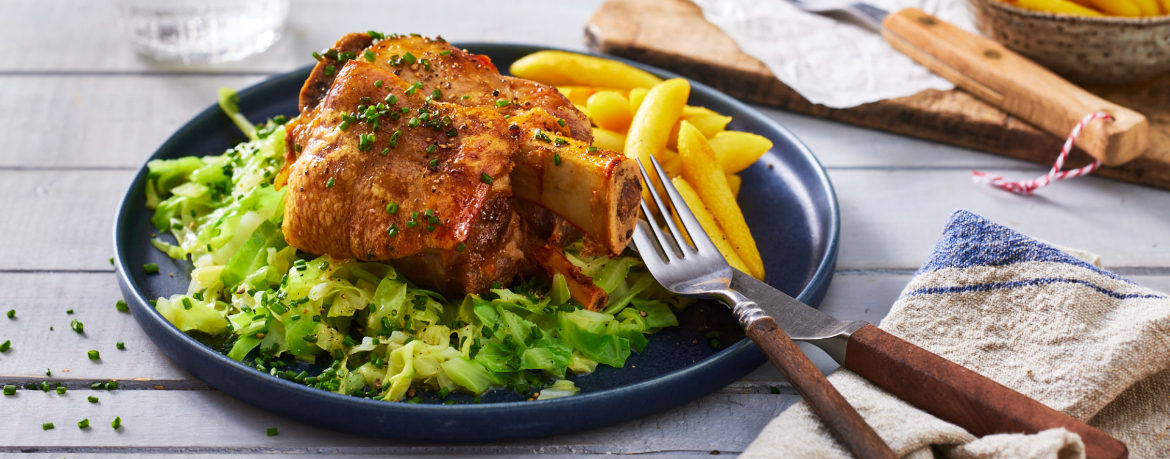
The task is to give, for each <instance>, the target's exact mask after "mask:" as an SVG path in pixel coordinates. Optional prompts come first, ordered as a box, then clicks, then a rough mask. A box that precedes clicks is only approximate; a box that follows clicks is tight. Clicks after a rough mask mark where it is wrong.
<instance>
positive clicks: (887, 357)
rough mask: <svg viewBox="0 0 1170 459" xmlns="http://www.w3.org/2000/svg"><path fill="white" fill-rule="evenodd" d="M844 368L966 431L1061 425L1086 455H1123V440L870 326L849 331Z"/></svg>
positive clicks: (1101, 458)
mask: <svg viewBox="0 0 1170 459" xmlns="http://www.w3.org/2000/svg"><path fill="white" fill-rule="evenodd" d="M845 368H848V369H849V370H852V371H853V372H855V373H857V374H859V375H861V376H862V377H864V378H865V379H868V380H869V381H870V382H872V383H874V384H876V385H877V386H878V387H881V388H882V389H885V390H887V391H889V392H890V393H892V394H894V395H896V396H898V397H900V398H901V399H902V400H905V401H906V402H907V403H910V404H911V405H914V406H916V407H918V408H919V409H922V410H923V411H926V412H927V413H930V414H932V415H934V416H935V417H938V418H939V419H942V420H944V421H947V422H950V423H953V424H955V425H958V426H959V427H962V428H964V429H966V430H967V431H968V432H971V434H972V435H975V436H979V437H982V436H984V435H990V434H998V433H1036V432H1040V431H1043V430H1048V429H1052V428H1056V427H1064V428H1065V429H1068V430H1069V431H1071V432H1075V433H1077V434H1078V435H1080V436H1081V440H1083V441H1084V443H1085V455H1086V457H1088V458H1091V459H1124V458H1125V457H1127V456H1128V454H1129V453H1128V450H1127V449H1126V447H1125V444H1124V443H1122V442H1120V441H1118V440H1117V439H1115V438H1113V437H1110V436H1109V435H1108V434H1106V433H1105V432H1102V431H1100V430H1097V429H1095V428H1093V427H1090V426H1089V425H1088V424H1085V423H1083V422H1081V421H1078V420H1076V419H1073V418H1072V417H1070V416H1068V415H1066V414H1064V413H1061V412H1059V411H1056V410H1054V409H1052V408H1049V407H1048V406H1046V405H1044V404H1043V403H1040V402H1038V401H1036V400H1033V399H1031V398H1028V397H1027V396H1025V395H1023V394H1021V393H1019V392H1016V391H1014V390H1011V389H1009V388H1007V387H1006V386H1004V385H1002V384H999V383H997V382H995V381H992V380H990V379H988V378H986V377H984V376H982V375H980V374H978V373H976V372H974V371H971V370H968V369H966V368H963V367H962V366H960V365H958V364H956V363H954V362H951V361H949V360H947V359H944V358H942V357H939V356H938V355H936V354H934V353H931V352H930V351H927V350H925V349H922V348H920V347H918V346H915V345H913V344H910V343H908V342H906V341H905V340H903V339H901V338H898V337H896V336H894V335H891V334H889V333H886V332H885V331H883V330H881V329H880V328H877V327H875V326H873V325H866V326H865V327H862V328H861V329H860V330H858V331H856V332H853V335H852V336H850V338H849V346H848V348H846V352H845Z"/></svg>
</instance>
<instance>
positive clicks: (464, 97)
mask: <svg viewBox="0 0 1170 459" xmlns="http://www.w3.org/2000/svg"><path fill="white" fill-rule="evenodd" d="M470 98H471V96H469V95H467V94H464V95H463V97H460V99H463V100H467V99H470Z"/></svg>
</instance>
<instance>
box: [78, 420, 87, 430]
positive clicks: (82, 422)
mask: <svg viewBox="0 0 1170 459" xmlns="http://www.w3.org/2000/svg"><path fill="white" fill-rule="evenodd" d="M86 427H89V419H88V418H87V419H82V420H80V421H77V428H79V429H84V428H86Z"/></svg>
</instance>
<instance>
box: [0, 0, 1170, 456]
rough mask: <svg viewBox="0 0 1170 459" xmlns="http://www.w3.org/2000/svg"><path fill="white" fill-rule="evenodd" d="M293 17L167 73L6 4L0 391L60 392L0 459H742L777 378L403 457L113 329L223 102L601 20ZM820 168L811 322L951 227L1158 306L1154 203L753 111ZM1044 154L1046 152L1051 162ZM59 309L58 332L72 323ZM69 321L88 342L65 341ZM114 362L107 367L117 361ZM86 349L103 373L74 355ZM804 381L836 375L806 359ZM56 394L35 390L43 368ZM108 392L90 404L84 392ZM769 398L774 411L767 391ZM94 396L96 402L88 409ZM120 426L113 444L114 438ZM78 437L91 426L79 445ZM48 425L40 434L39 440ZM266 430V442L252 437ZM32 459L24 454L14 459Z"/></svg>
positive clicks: (1, 18) (907, 264) (778, 384)
mask: <svg viewBox="0 0 1170 459" xmlns="http://www.w3.org/2000/svg"><path fill="white" fill-rule="evenodd" d="M488 3H489V2H479V1H475V0H458V1H447V2H435V3H434V4H433V5H432V4H431V2H376V1H366V2H358V1H355V2H329V3H328V4H326V3H325V2H316V3H309V2H294V4H293V12H292V17H291V18H290V22H289V29H288V31H287V33H286V36H285V38H284V39H282V40H281V41H280V42H279V43H277V44H276V45H275V46H274V47H273V49H271V50H269V51H268V52H266V53H264V54H263V55H260V56H256V57H253V58H251V59H247V60H246V61H244V62H241V63H237V64H231V65H223V66H216V67H212V66H204V67H194V68H191V67H179V66H173V65H161V64H157V63H153V62H150V61H147V60H145V59H143V58H141V57H139V56H137V55H135V54H134V53H133V52H132V51H131V50H130V48H129V46H128V44H127V42H126V41H124V40H123V39H122V38H121V37H120V36H119V35H118V33H117V30H116V26H115V18H114V10H113V8H112V6H111V5H110V4H109V2H104V1H90V2H77V1H70V0H52V1H48V0H38V1H33V0H26V1H16V0H12V1H5V2H3V3H0V49H2V50H3V51H2V53H3V55H4V56H5V57H6V58H5V59H2V60H0V148H3V150H2V153H0V312H4V311H7V310H8V309H15V310H16V311H17V315H16V318H15V319H13V320H10V319H7V318H3V317H0V342H3V340H11V341H12V349H11V350H10V351H8V352H5V353H3V354H0V383H6V382H7V383H10V382H19V383H22V385H23V383H26V382H40V381H42V380H47V381H52V382H62V383H64V384H65V385H66V386H67V387H68V389H69V390H68V392H67V393H66V394H64V395H58V394H56V393H55V392H49V393H42V392H41V391H27V390H21V391H18V392H17V395H15V396H5V397H0V455H3V456H17V457H26V456H27V457H61V456H67V457H115V456H121V455H123V454H130V453H138V454H144V455H145V456H143V457H149V456H163V455H166V457H175V456H178V455H190V456H198V457H203V456H207V457H212V456H214V457H224V456H238V457H250V456H262V455H270V454H273V453H290V454H294V453H295V454H331V453H346V454H353V455H355V456H367V455H368V456H371V457H372V456H374V455H382V454H387V453H393V454H404V455H421V454H436V453H437V454H478V455H485V456H499V457H509V456H515V455H521V454H523V455H532V456H569V455H572V456H591V455H602V454H641V455H650V456H672V457H674V456H687V455H695V456H706V455H708V454H710V452H711V451H721V452H725V453H735V452H739V451H742V450H743V448H744V447H746V445H747V444H748V443H749V442H750V441H751V440H752V438H753V437H754V436H755V435H756V433H758V432H759V431H760V429H761V428H763V426H764V424H766V423H767V422H768V420H769V419H771V418H772V417H773V416H775V415H776V414H778V413H780V412H781V411H783V410H784V409H785V408H786V407H788V406H789V405H791V404H792V403H794V402H795V401H796V400H797V399H798V396H796V395H795V393H794V391H793V390H792V389H791V388H790V387H789V386H787V384H786V383H785V382H784V381H783V380H782V378H781V377H780V376H779V374H778V373H777V372H776V371H775V370H773V369H772V368H771V367H764V368H761V369H759V370H758V371H756V372H755V373H753V374H751V375H749V376H747V377H745V378H743V379H742V380H740V381H739V382H736V383H735V384H732V385H731V386H729V387H727V388H724V389H722V390H720V391H718V392H716V393H714V394H711V395H709V396H707V397H705V398H703V399H701V400H699V401H697V402H694V403H691V404H689V405H685V406H683V407H680V408H677V409H674V410H671V411H668V412H665V413H660V414H657V415H653V416H649V417H646V418H643V419H639V420H636V421H631V422H627V423H625V424H621V425H617V426H612V427H607V428H602V429H597V430H593V431H587V432H579V433H575V434H570V435H563V436H559V437H553V438H543V439H535V440H525V441H516V442H509V443H504V444H471V445H468V444H456V443H451V444H418V443H406V442H393V441H385V440H379V439H371V438H363V437H356V436H352V435H347V434H343V433H338V432H333V431H329V430H324V429H319V428H315V427H310V426H308V425H304V424H300V423H297V422H293V421H289V420H286V419H283V418H280V417H278V416H275V415H271V414H268V413H266V412H263V411H261V410H258V409H256V408H253V407H251V406H248V405H245V404H243V403H242V402H239V401H237V400H235V399H232V398H231V397H228V396H226V395H224V394H222V393H220V392H218V391H216V390H214V389H211V388H209V387H208V386H206V385H205V384H203V383H202V382H200V381H198V380H195V379H193V378H192V377H191V376H190V375H188V374H187V373H186V372H184V371H183V370H181V369H179V368H178V367H177V366H175V365H174V364H173V363H171V362H170V361H169V360H167V358H166V357H164V356H163V355H162V354H161V353H160V352H159V351H158V349H157V348H155V346H154V344H152V343H151V342H150V340H148V339H147V338H146V336H145V335H144V334H143V333H142V331H141V330H140V329H139V328H138V325H137V324H136V323H135V322H134V320H133V318H132V317H131V316H130V315H129V314H125V313H119V312H117V311H116V310H115V309H114V302H115V301H116V300H117V299H119V298H120V295H119V292H118V288H117V284H116V281H115V278H114V274H113V270H112V267H111V266H110V264H109V263H108V262H107V259H108V258H109V257H110V256H111V255H112V252H113V249H112V243H111V240H112V237H111V231H112V228H113V218H114V214H115V210H116V206H117V204H118V201H119V199H120V197H121V195H122V193H123V192H124V191H125V189H126V187H127V186H128V184H129V181H130V179H131V177H132V176H133V175H134V172H135V170H136V169H137V168H138V167H139V166H140V165H141V164H142V162H143V160H144V159H145V158H146V157H147V156H148V155H150V154H151V153H152V152H153V151H154V149H155V148H156V147H157V146H158V145H160V144H161V143H162V141H163V140H164V139H165V138H166V137H167V136H169V135H170V134H171V133H172V132H173V131H174V130H175V129H177V128H178V127H179V126H180V125H182V124H183V123H184V122H186V121H187V120H188V119H190V118H191V117H192V116H194V115H195V114H196V113H197V112H199V111H200V110H202V109H203V108H205V107H207V106H208V105H210V104H212V103H213V102H214V100H215V90H216V89H217V88H219V87H221V86H232V87H236V88H243V87H246V86H249V85H252V84H254V83H257V82H259V81H261V80H263V79H265V78H268V77H269V76H271V75H274V74H278V73H282V72H285V71H289V70H292V69H295V68H298V67H301V66H303V65H307V64H309V63H310V62H311V60H310V59H311V58H310V56H309V53H310V52H311V51H313V50H319V49H321V48H324V47H326V46H327V45H329V44H332V43H333V41H334V40H335V39H336V38H337V37H339V36H341V35H342V34H343V33H346V32H350V31H364V30H369V29H375V30H380V31H384V32H418V33H423V34H429V35H437V34H441V35H443V36H444V37H446V38H448V39H450V40H452V41H498V42H504V41H507V42H518V43H533V44H542V45H551V46H560V47H566V48H575V49H581V48H582V47H583V40H582V36H583V33H582V27H583V24H584V23H585V20H586V19H587V18H588V17H589V15H590V14H591V13H592V11H593V10H594V9H595V8H596V6H597V3H599V2H598V1H596V0H591V1H575V2H555V3H549V2H539V1H518V2H513V4H510V5H496V6H492V5H489V4H488ZM765 112H766V113H768V114H769V115H770V116H772V117H774V118H775V119H776V120H778V121H779V122H781V123H782V124H784V125H786V126H787V127H788V128H790V129H791V130H792V131H793V132H795V133H796V134H797V135H798V136H799V137H800V138H801V139H803V140H804V141H805V142H806V143H807V144H808V145H809V146H810V147H811V148H812V150H813V151H814V152H815V153H816V154H817V156H818V157H819V158H820V160H821V162H822V163H824V165H825V166H826V167H827V168H828V170H829V174H830V176H831V177H832V180H833V184H834V186H835V187H836V190H837V194H838V198H839V200H840V203H841V217H842V221H843V228H842V231H841V251H840V259H839V261H838V264H837V273H836V275H835V276H834V279H833V283H832V287H831V289H830V290H829V294H828V296H827V298H826V299H825V302H824V304H823V306H822V308H823V310H824V311H827V312H829V313H830V314H834V315H836V316H838V317H840V318H843V319H864V320H868V321H871V322H877V321H879V320H880V319H881V318H882V317H883V316H884V315H885V313H886V312H887V311H888V310H889V307H890V304H891V303H892V302H893V301H894V300H895V298H896V297H897V296H898V293H899V291H900V290H901V289H902V287H903V286H904V285H905V283H906V282H907V280H908V279H909V278H910V276H911V275H912V274H913V273H914V271H915V270H916V269H917V267H918V266H919V264H920V263H921V262H922V261H923V260H924V259H925V257H926V256H927V255H928V254H929V253H930V250H931V248H932V246H933V245H934V242H935V239H936V238H937V237H938V235H939V232H940V230H941V229H942V226H943V223H944V222H945V221H946V219H947V216H948V215H949V214H950V213H951V212H952V211H953V210H955V209H960V208H962V209H968V210H971V211H974V212H976V213H979V214H982V215H984V216H987V217H989V218H991V219H993V220H996V221H998V222H1001V223H1004V224H1006V225H1008V226H1011V227H1013V228H1016V229H1019V230H1021V231H1023V232H1025V233H1027V234H1030V235H1033V236H1035V237H1038V238H1041V239H1045V240H1050V241H1054V242H1058V243H1061V244H1065V245H1069V246H1075V247H1080V248H1084V249H1088V250H1092V251H1094V252H1097V253H1099V254H1101V256H1102V257H1103V259H1104V262H1105V264H1106V266H1107V267H1108V268H1110V269H1113V270H1114V271H1116V272H1119V273H1121V274H1123V275H1127V276H1129V277H1130V278H1132V279H1134V280H1135V281H1137V282H1139V283H1143V284H1146V285H1149V286H1151V287H1154V288H1158V289H1161V290H1163V291H1170V231H1168V229H1170V192H1166V191H1159V190H1154V189H1149V188H1142V187H1138V186H1134V185H1129V184H1124V183H1120V182H1113V181H1109V180H1104V179H1099V178H1095V177H1089V178H1084V179H1077V180H1074V181H1072V182H1067V183H1061V184H1058V185H1056V186H1053V187H1052V188H1050V189H1046V190H1043V191H1041V192H1040V193H1039V195H1037V196H1035V197H1031V198H1022V197H1019V196H1015V195H1010V194H1007V193H1004V192H1000V191H994V190H990V189H987V188H984V187H981V186H976V185H973V184H972V183H971V182H970V179H969V175H970V170H971V169H972V168H979V169H983V170H987V171H992V172H997V173H1007V174H1010V175H1013V176H1020V177H1025V176H1031V175H1038V174H1040V173H1042V171H1043V168H1041V167H1039V166H1036V165H1031V164H1026V163H1022V162H1018V161H1014V160H1010V159H1005V158H1000V157H996V156H991V155H987V154H982V153H978V152H973V151H969V150H963V149H959V148H953V147H948V146H943V145H939V144H935V143H930V142H925V141H919V140H914V139H909V138H905V137H899V136H896V135H891V134H886V133H881V132H875V131H869V130H865V129H860V128H856V127H851V126H846V125H842V124H835V123H832V122H828V121H823V120H819V119H811V118H807V117H803V116H799V115H793V114H789V113H783V112H779V111H774V110H765ZM1053 153H1054V154H1055V152H1053ZM69 309H72V310H73V311H74V313H73V314H72V315H69V314H67V313H66V310H69ZM72 319H77V320H80V321H82V322H84V323H85V331H86V333H85V334H84V335H79V334H77V333H74V332H73V331H71V330H70V329H69V323H70V320H72ZM117 341H123V342H125V343H126V350H124V351H118V350H116V349H115V346H114V344H115V342H117ZM90 349H97V350H100V351H101V355H102V359H101V362H100V363H93V362H91V361H90V360H88V358H87V356H86V351H88V350H90ZM810 354H811V355H812V356H813V358H814V359H815V361H817V362H818V364H819V365H820V366H821V367H822V369H824V370H825V371H829V370H831V369H833V368H834V367H835V365H834V364H833V363H832V362H831V361H830V360H828V359H827V358H826V357H824V356H823V355H822V354H820V353H819V352H818V351H810ZM46 368H47V369H50V370H51V371H52V376H51V377H47V376H46V373H45V370H46ZM107 380H118V381H120V382H121V389H119V390H117V391H112V392H106V391H91V390H90V389H89V386H90V384H91V383H92V382H95V381H107ZM773 388H776V389H778V390H779V392H780V393H779V394H775V393H773V392H774V391H773ZM89 395H96V396H98V397H100V402H99V403H96V404H92V403H88V402H87V401H86V397H87V396H89ZM115 416H119V417H121V419H122V426H123V427H122V428H121V429H120V430H118V431H114V430H113V429H112V428H110V422H111V421H112V420H113V418H114V417H115ZM82 418H88V419H89V420H90V421H91V423H92V427H91V428H89V429H86V430H80V429H78V428H77V426H76V423H77V422H78V421H80V420H81V419H82ZM45 422H53V423H54V424H55V426H56V428H55V429H53V430H48V431H44V430H42V428H41V424H42V423H45ZM268 427H277V428H279V431H280V434H279V435H278V436H274V437H269V436H266V435H265V429H266V428H268ZM20 453H29V454H23V455H22V454H20Z"/></svg>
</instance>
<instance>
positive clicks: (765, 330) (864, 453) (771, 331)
mask: <svg viewBox="0 0 1170 459" xmlns="http://www.w3.org/2000/svg"><path fill="white" fill-rule="evenodd" d="M747 336H748V337H749V338H751V339H752V341H755V343H756V346H759V348H760V349H761V350H763V351H764V354H767V355H768V360H771V361H772V364H773V365H776V368H778V369H779V370H780V373H782V374H784V377H785V378H787V379H788V382H790V383H792V387H795V388H796V391H797V392H800V395H801V396H803V397H804V400H805V401H806V402H808V404H809V407H811V408H812V410H813V412H814V413H816V414H817V416H819V417H820V418H821V421H822V422H824V423H825V426H827V427H828V428H829V431H830V432H833V434H834V435H836V437H837V440H838V441H840V442H841V443H842V444H844V445H845V446H846V447H848V448H849V450H850V451H852V452H853V455H854V456H856V457H859V458H864V459H868V458H888V459H895V458H897V456H896V455H894V452H893V451H892V450H890V447H889V446H888V445H886V442H885V441H883V440H882V439H881V437H879V436H878V434H877V432H874V430H873V427H870V426H869V424H867V423H866V422H865V419H862V418H861V415H860V414H858V413H857V410H856V409H854V408H853V406H852V405H850V404H849V402H848V401H846V400H845V397H842V396H841V393H840V392H837V388H835V387H833V385H832V384H830V383H829V380H827V379H825V375H824V374H823V373H821V370H820V369H818V368H817V367H816V365H813V363H812V362H811V361H809V359H808V356H806V355H804V352H803V351H801V350H800V348H798V347H796V343H793V342H792V339H791V338H789V337H788V334H787V333H784V330H781V329H780V326H778V325H776V321H775V320H774V319H772V318H771V317H764V318H762V319H758V320H756V321H755V322H752V324H751V325H749V326H748V327H747Z"/></svg>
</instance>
